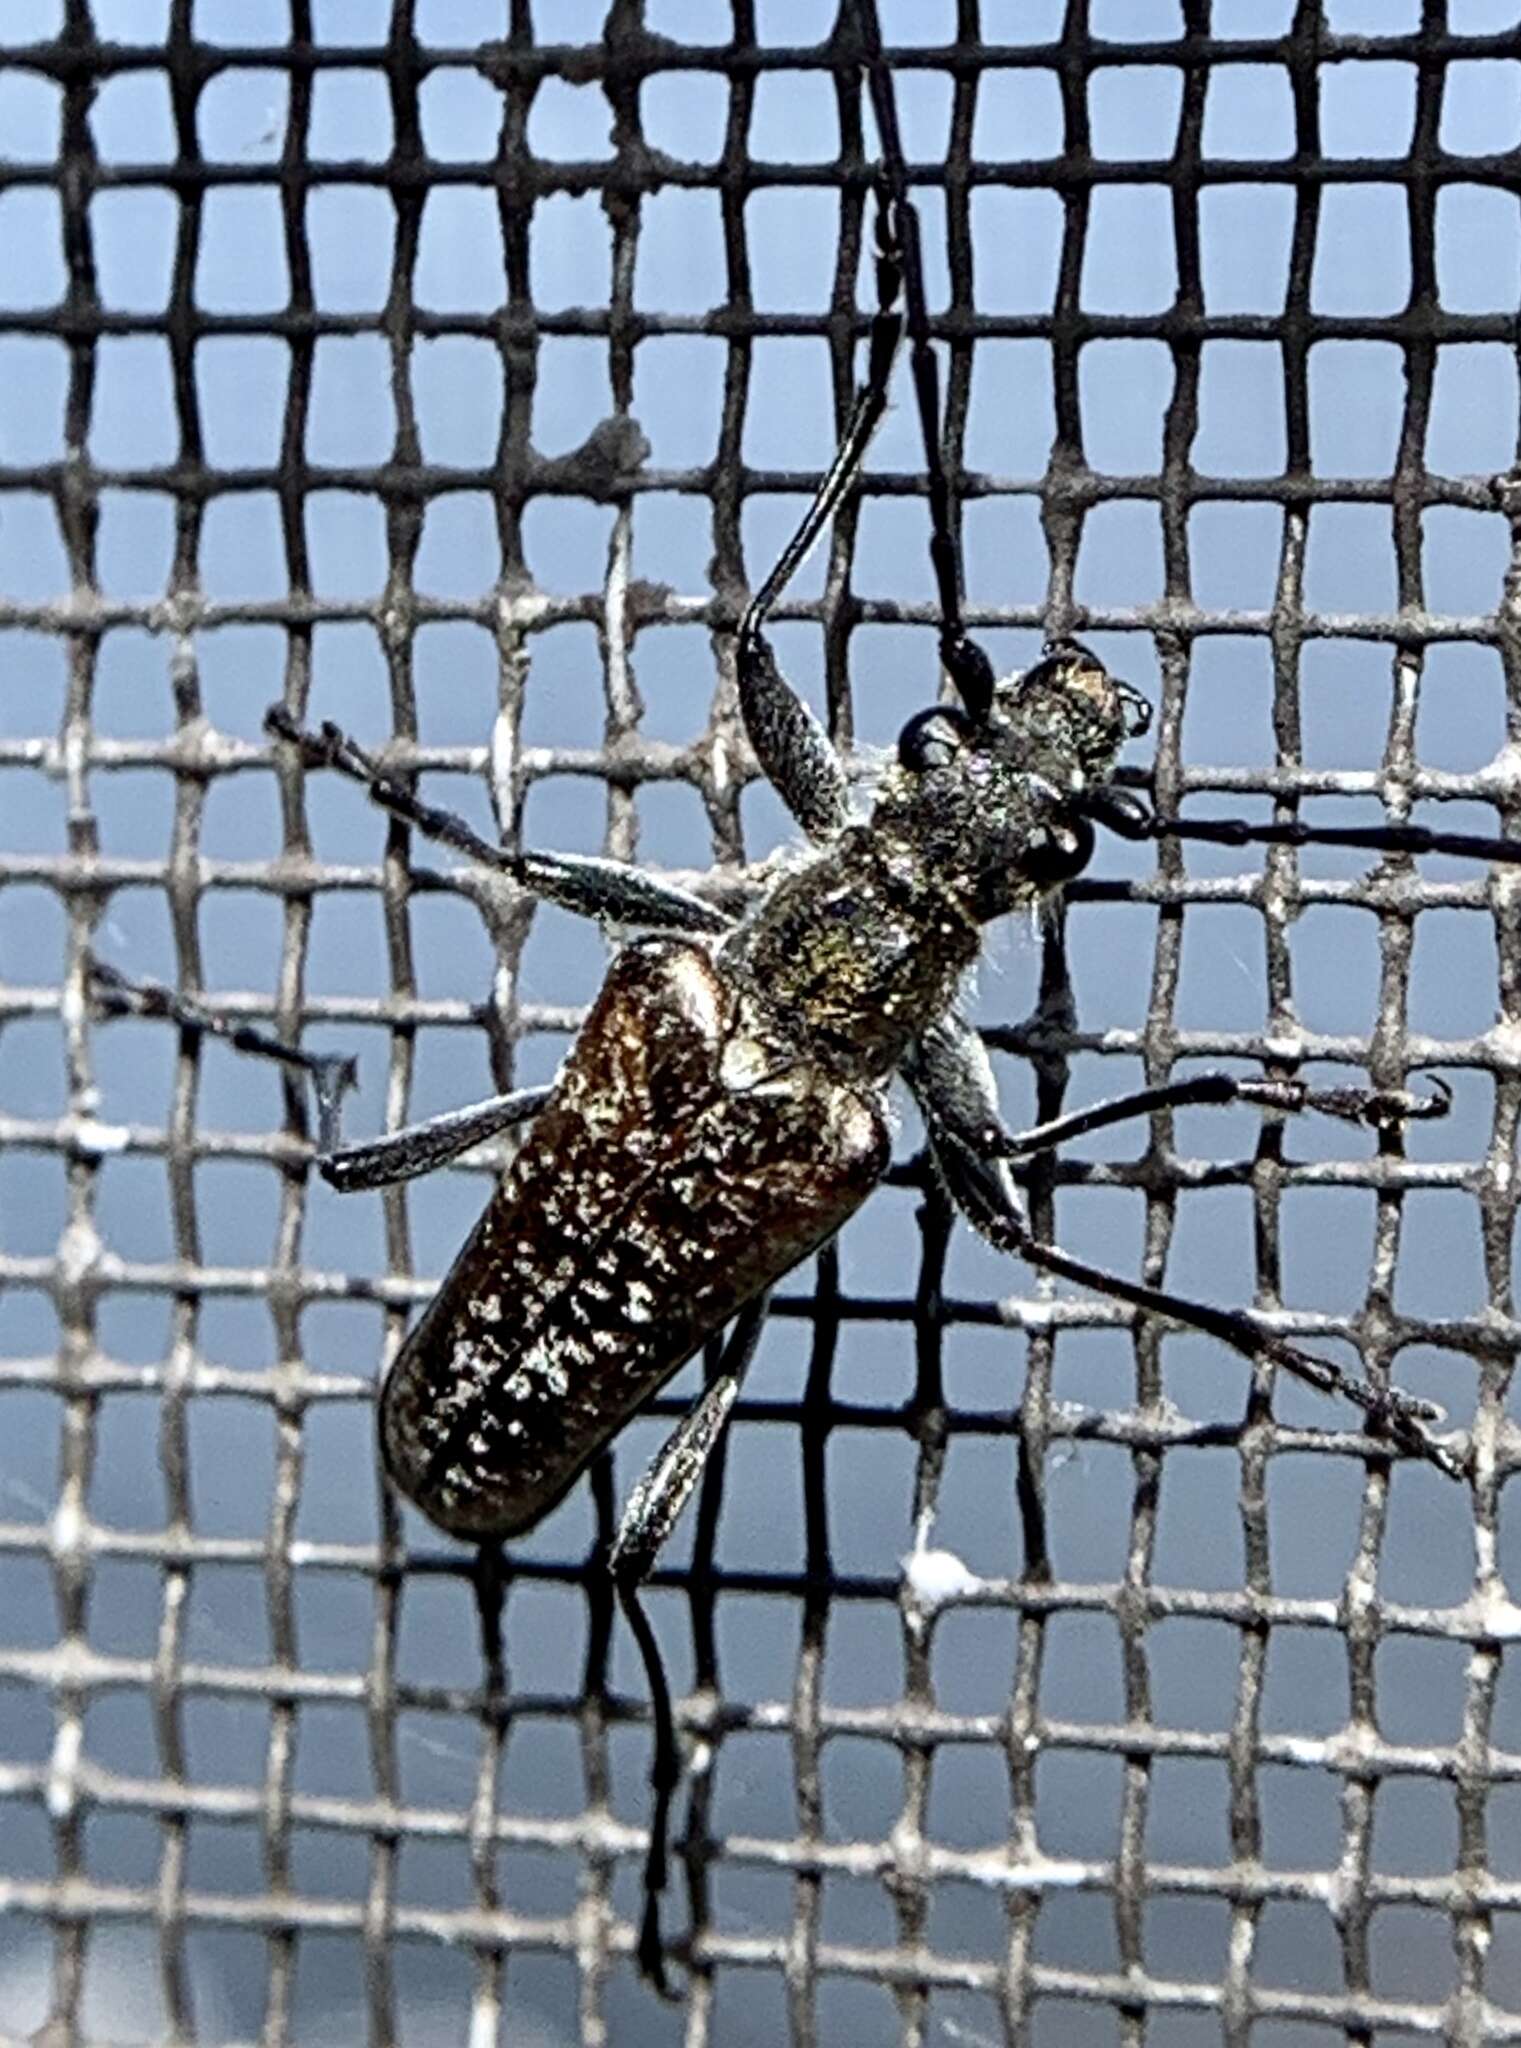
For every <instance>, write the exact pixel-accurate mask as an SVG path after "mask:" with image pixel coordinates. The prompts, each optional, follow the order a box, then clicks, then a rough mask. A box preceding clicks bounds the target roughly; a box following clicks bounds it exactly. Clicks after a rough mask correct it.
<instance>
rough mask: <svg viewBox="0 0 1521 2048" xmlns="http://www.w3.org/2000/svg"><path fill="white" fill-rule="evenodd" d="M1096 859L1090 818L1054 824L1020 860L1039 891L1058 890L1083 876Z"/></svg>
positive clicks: (1027, 849)
mask: <svg viewBox="0 0 1521 2048" xmlns="http://www.w3.org/2000/svg"><path fill="white" fill-rule="evenodd" d="M1092 858H1093V827H1092V826H1091V825H1090V824H1089V823H1088V820H1087V819H1086V818H1072V819H1070V820H1069V821H1068V822H1067V823H1065V824H1061V825H1053V826H1051V827H1049V828H1048V829H1047V831H1046V832H1045V834H1044V835H1043V836H1042V837H1041V838H1040V839H1039V840H1038V841H1037V842H1036V843H1035V844H1034V845H1032V846H1029V847H1027V848H1026V849H1025V851H1024V853H1023V854H1022V855H1021V857H1020V866H1021V867H1022V868H1023V869H1024V871H1025V873H1026V875H1028V877H1029V878H1030V880H1031V881H1032V882H1033V883H1034V884H1035V886H1036V888H1037V889H1055V888H1057V887H1059V886H1060V884H1061V883H1063V882H1070V881H1071V880H1072V878H1073V876H1074V875H1080V874H1081V873H1082V872H1083V869H1084V868H1085V867H1087V865H1088V863H1089V861H1090V860H1092Z"/></svg>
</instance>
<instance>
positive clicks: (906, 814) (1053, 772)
mask: <svg viewBox="0 0 1521 2048" xmlns="http://www.w3.org/2000/svg"><path fill="white" fill-rule="evenodd" d="M1150 720H1151V707H1150V705H1149V704H1147V702H1146V700H1145V699H1144V698H1143V697H1142V696H1141V695H1140V694H1139V692H1138V691H1136V690H1134V689H1132V687H1131V686H1130V684H1129V683H1125V682H1121V681H1120V680H1119V679H1118V678H1117V677H1115V676H1111V675H1110V673H1109V671H1108V670H1107V669H1106V668H1105V667H1104V665H1103V663H1102V662H1101V661H1100V660H1099V659H1098V657H1097V655H1095V654H1093V653H1092V652H1090V650H1089V649H1088V648H1086V647H1084V646H1083V645H1082V644H1081V643H1080V642H1079V641H1076V640H1061V641H1049V642H1048V643H1047V645H1046V647H1045V649H1044V651H1043V653H1042V655H1041V659H1040V660H1039V661H1038V662H1037V663H1036V664H1035V666H1034V667H1033V668H1030V669H1027V670H1026V671H1025V673H1024V674H1023V675H1020V676H1009V677H1006V678H1005V679H1004V680H1003V681H1001V682H999V683H997V684H996V685H995V686H994V688H993V692H992V699H991V702H990V704H989V706H988V712H987V716H986V717H985V718H983V719H980V720H979V719H975V718H973V717H972V716H971V714H970V713H969V712H967V711H965V710H963V709H962V708H961V707H960V706H959V705H954V704H939V705H936V706H934V707H933V708H932V709H931V710H928V711H921V712H920V713H919V714H918V715H917V716H916V717H914V718H911V719H910V720H909V722H908V724H907V725H905V726H904V728H903V731H902V733H901V734H900V735H899V739H898V764H899V773H898V775H897V776H896V777H894V778H893V785H892V793H891V794H890V795H889V796H887V797H886V799H885V801H884V804H883V805H882V806H881V807H879V813H878V821H879V822H880V823H881V824H883V825H886V826H888V827H889V828H891V827H893V826H897V828H898V829H900V830H904V829H906V830H907V831H908V832H909V833H910V834H911V836H912V837H913V838H914V840H915V841H916V842H917V843H918V844H919V846H920V848H921V850H922V851H923V852H924V853H925V854H926V855H927V856H928V857H929V858H930V859H931V860H932V861H933V862H934V863H935V865H936V867H937V868H938V869H940V870H941V871H942V872H945V873H947V874H949V875H952V876H954V877H956V878H958V881H959V884H960V885H961V886H964V887H966V888H968V889H969V892H970V894H971V897H972V900H973V902H974V903H975V905H976V908H977V911H978V914H979V915H980V916H983V917H994V916H997V915H999V914H1000V913H1001V912H1003V911H1005V910H1009V909H1012V908H1013V907H1014V906H1015V905H1016V904H1017V903H1019V902H1021V901H1029V900H1031V899H1032V898H1034V897H1036V896H1039V895H1040V894H1041V893H1043V892H1044V891H1045V890H1047V889H1050V888H1053V887H1055V886H1057V885H1058V884H1059V883H1061V882H1065V881H1068V880H1070V879H1071V878H1072V876H1073V875H1075V874H1078V873H1080V872H1081V870H1082V869H1083V868H1084V867H1085V866H1086V865H1087V862H1088V858H1089V856H1090V854H1091V853H1092V851H1093V831H1092V827H1091V826H1090V825H1089V823H1088V822H1087V820H1086V818H1085V817H1084V816H1083V815H1082V814H1081V812H1080V810H1079V809H1078V807H1077V806H1076V805H1075V804H1074V803H1073V801H1072V799H1073V798H1075V797H1076V796H1077V795H1078V794H1079V793H1080V792H1081V791H1083V790H1084V789H1086V788H1088V787H1089V786H1090V785H1092V784H1093V783H1095V782H1104V781H1107V779H1108V777H1109V775H1110V774H1111V772H1112V771H1113V768H1114V762H1115V757H1116V755H1117V754H1118V753H1119V750H1120V748H1121V747H1122V746H1123V745H1124V743H1125V741H1126V740H1127V739H1129V738H1131V737H1133V736H1134V735H1136V734H1138V733H1142V732H1144V731H1145V730H1146V727H1147V725H1148V724H1149V723H1150Z"/></svg>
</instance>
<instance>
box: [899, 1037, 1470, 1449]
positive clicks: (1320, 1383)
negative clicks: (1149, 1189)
mask: <svg viewBox="0 0 1521 2048" xmlns="http://www.w3.org/2000/svg"><path fill="white" fill-rule="evenodd" d="M926 1044H927V1046H928V1051H926V1045H921V1046H920V1047H919V1048H918V1049H917V1050H916V1053H915V1056H914V1058H913V1060H911V1061H910V1062H909V1063H907V1064H906V1066H905V1070H904V1071H905V1077H906V1078H907V1079H908V1081H909V1083H910V1086H911V1087H912V1088H913V1090H914V1093H915V1096H916V1098H917V1099H918V1101H919V1102H920V1105H921V1107H922V1108H923V1110H924V1114H925V1119H926V1123H927V1124H928V1127H929V1133H930V1141H931V1145H932V1148H933V1151H934V1155H935V1160H936V1163H937V1165H938V1166H939V1168H940V1171H941V1174H942V1177H943V1179H944V1181H945V1185H946V1188H947V1191H948V1192H949V1194H950V1196H951V1199H952V1200H953V1201H954V1202H955V1204H956V1206H957V1207H958V1208H959V1209H960V1210H961V1212H962V1214H963V1215H964V1216H965V1217H966V1218H967V1220H968V1222H970V1223H971V1224H972V1226H973V1228H974V1229H975V1230H977V1231H978V1232H979V1234H980V1235H981V1236H983V1237H985V1238H986V1239H987V1240H988V1241H989V1243H991V1244H993V1245H995V1246H997V1248H998V1249H999V1250H1001V1251H1009V1252H1014V1253H1016V1254H1018V1255H1019V1256H1020V1257H1021V1258H1023V1259H1025V1260H1026V1261H1027V1262H1028V1263H1029V1264H1030V1265H1032V1266H1038V1267H1041V1268H1042V1269H1044V1270H1045V1271H1047V1272H1051V1273H1055V1274H1057V1275H1058V1276H1060V1277H1061V1278H1063V1279H1067V1280H1073V1281H1076V1282H1077V1283H1078V1284H1079V1285H1081V1286H1084V1287H1091V1288H1092V1289H1094V1290H1095V1292H1097V1293H1100V1294H1106V1295H1108V1296H1110V1297H1111V1299H1113V1300H1116V1301H1123V1302H1128V1303H1129V1304H1130V1305H1131V1306H1132V1307H1135V1308H1139V1309H1143V1310H1145V1311H1147V1312H1149V1313H1151V1314H1154V1315H1160V1316H1164V1317H1166V1318H1168V1319H1169V1320H1171V1321H1173V1322H1178V1323H1182V1324H1183V1325H1185V1326H1186V1327H1188V1328H1190V1329H1195V1330H1201V1331H1203V1332H1204V1333H1205V1334H1206V1335H1207V1336H1211V1337H1216V1338H1219V1339H1220V1340H1221V1341H1222V1342H1223V1343H1226V1344H1228V1345H1230V1346H1231V1348H1232V1349H1233V1350H1235V1351H1238V1352H1240V1353H1242V1355H1243V1356H1245V1357H1246V1358H1249V1359H1250V1360H1251V1361H1252V1362H1253V1363H1254V1364H1259V1365H1273V1366H1279V1367H1281V1368H1283V1369H1284V1370H1285V1371H1287V1372H1291V1373H1293V1374H1294V1375H1295V1376H1296V1377H1297V1378H1299V1379H1302V1380H1305V1381H1307V1382H1308V1383H1309V1384H1310V1385H1311V1386H1313V1387H1315V1388H1317V1389H1318V1390H1319V1391H1320V1392H1322V1393H1328V1394H1340V1395H1341V1396H1343V1398H1345V1399H1346V1400H1348V1401H1351V1402H1352V1403H1353V1404H1354V1405H1355V1406H1357V1407H1358V1408H1360V1409H1361V1410H1362V1412H1363V1413H1364V1415H1365V1416H1366V1417H1367V1418H1368V1422H1369V1425H1370V1427H1371V1428H1372V1429H1373V1430H1374V1431H1375V1433H1379V1434H1383V1435H1385V1436H1387V1437H1388V1438H1389V1440H1390V1441H1391V1443H1393V1444H1394V1445H1396V1446H1397V1447H1398V1448H1399V1449H1400V1450H1402V1451H1405V1452H1408V1453H1410V1454H1412V1455H1415V1456H1418V1457H1422V1458H1426V1459H1428V1460H1429V1461H1430V1462H1431V1463H1432V1464H1434V1465H1436V1466H1438V1467H1439V1468H1440V1469H1441V1470H1442V1471H1444V1472H1446V1473H1448V1474H1449V1475H1450V1476H1454V1477H1457V1476H1461V1472H1462V1466H1461V1462H1460V1461H1459V1459H1458V1458H1457V1457H1456V1456H1455V1455H1454V1453H1453V1452H1452V1451H1451V1450H1449V1449H1448V1448H1447V1446H1446V1445H1445V1444H1443V1443H1442V1442H1441V1441H1440V1440H1439V1439H1438V1438H1436V1437H1434V1436H1433V1435H1432V1434H1431V1433H1430V1430H1429V1429H1428V1427H1427V1425H1428V1424H1429V1423H1430V1422H1432V1421H1433V1420H1435V1419H1436V1411H1435V1410H1433V1409H1432V1407H1431V1406H1430V1404H1429V1403H1427V1402H1423V1401H1419V1400H1417V1399H1415V1398H1414V1397H1413V1396H1410V1395H1408V1394H1404V1393H1401V1392H1400V1391H1399V1390H1398V1389H1397V1388H1385V1387H1375V1386H1372V1385H1370V1384H1369V1383H1368V1382H1367V1381H1366V1380H1363V1379H1360V1378H1359V1377H1357V1376H1356V1375H1355V1374H1352V1373H1348V1372H1345V1371H1344V1370H1343V1369H1342V1368H1341V1367H1340V1366H1338V1365H1336V1364H1334V1363H1333V1362H1332V1361H1331V1360H1329V1359H1326V1358H1321V1357H1318V1356H1316V1355H1315V1354H1314V1353H1313V1352H1308V1351H1302V1350H1300V1349H1299V1348H1298V1346H1297V1345H1293V1344H1290V1343H1287V1342H1286V1341H1285V1340H1284V1339H1282V1338H1279V1337H1275V1336H1273V1335H1271V1334H1270V1333H1269V1332H1267V1331H1265V1330H1263V1329H1261V1328H1260V1327H1259V1326H1258V1324H1257V1323H1256V1322H1255V1320H1254V1319H1253V1318H1252V1317H1251V1316H1248V1315H1246V1314H1244V1313H1242V1312H1241V1311H1240V1310H1237V1309H1222V1308H1217V1307H1215V1306H1213V1305H1212V1304H1211V1303H1208V1302H1201V1301H1195V1300H1192V1299H1190V1298H1189V1297H1188V1296H1186V1295H1181V1294H1176V1293H1173V1292H1172V1291H1171V1290H1169V1289H1165V1288H1158V1287H1150V1286H1147V1285H1146V1284H1145V1283H1144V1282H1141V1281H1135V1280H1130V1279H1127V1278H1125V1277H1124V1276H1123V1275H1122V1274H1117V1273H1110V1272H1108V1271H1106V1270H1104V1269H1102V1268H1100V1267H1097V1266H1093V1265H1090V1264H1089V1263H1088V1261H1087V1260H1085V1259H1079V1258H1077V1257H1075V1256H1074V1255H1073V1254H1072V1253H1070V1252H1066V1251H1063V1250H1062V1248H1061V1246H1060V1245H1055V1244H1051V1243H1048V1242H1046V1241H1044V1240H1042V1239H1040V1238H1038V1237H1037V1236H1036V1235H1035V1234H1034V1232H1033V1231H1032V1229H1031V1227H1030V1224H1029V1221H1028V1219H1027V1217H1026V1215H1025V1212H1024V1208H1023V1205H1022V1203H1021V1201H1020V1199H1019V1194H1018V1191H1017V1189H1016V1188H1015V1185H1014V1181H1013V1176H1012V1174H1011V1172H1010V1170H1009V1161H1010V1160H1011V1159H1013V1158H1017V1157H1021V1156H1023V1157H1029V1156H1032V1155H1035V1154H1038V1153H1041V1152H1046V1151H1049V1150H1051V1149H1053V1148H1054V1147H1055V1146H1056V1145H1058V1144H1060V1143H1061V1142H1062V1141H1063V1140H1064V1139H1065V1138H1068V1137H1072V1136H1076V1135H1078V1134H1079V1133H1080V1132H1082V1131H1090V1130H1096V1129H1099V1128H1100V1127H1101V1126H1103V1125H1105V1124H1113V1123H1118V1122H1120V1121H1122V1120H1123V1119H1125V1118H1126V1117H1128V1116H1132V1115H1137V1116H1139V1115H1143V1114H1146V1113H1147V1112H1149V1111H1151V1110H1153V1109H1157V1108H1167V1107H1175V1106H1177V1105H1178V1104H1179V1103H1183V1102H1193V1101H1210V1100H1215V1101H1230V1100H1237V1101H1245V1102H1255V1103H1257V1104H1259V1105H1260V1106H1263V1107H1267V1108H1275V1109H1280V1110H1286V1111H1295V1110H1299V1109H1303V1108H1318V1109H1322V1110H1326V1111H1328V1113H1330V1114H1332V1115H1336V1116H1358V1117H1360V1118H1361V1119H1362V1120H1368V1121H1375V1122H1378V1121H1387V1120H1393V1119H1395V1118H1397V1117H1400V1118H1402V1117H1403V1116H1406V1115H1431V1114H1438V1115H1439V1114H1441V1113H1442V1111H1443V1110H1444V1109H1445V1106H1446V1104H1445V1099H1444V1098H1443V1097H1441V1096H1439V1097H1437V1098H1436V1099H1434V1100H1433V1101H1429V1102H1428V1101H1426V1100H1425V1099H1424V1098H1419V1097H1412V1098H1409V1099H1408V1100H1405V1099H1402V1098H1399V1099H1397V1098H1395V1097H1392V1096H1389V1095H1387V1094H1383V1093H1381V1092H1375V1091H1367V1092H1364V1091H1359V1090H1353V1089H1348V1090H1331V1091H1323V1094H1324V1095H1325V1096H1326V1097H1328V1098H1329V1099H1328V1100H1320V1101H1317V1100H1316V1099H1315V1091H1312V1090H1308V1089H1303V1090H1302V1089H1301V1084H1299V1083H1297V1082H1271V1081H1258V1082H1253V1081H1240V1082H1237V1081H1235V1080H1234V1077H1231V1076H1226V1075H1218V1076H1209V1075H1206V1076H1200V1077H1198V1080H1197V1081H1196V1082H1193V1083H1190V1082H1187V1081H1185V1082H1179V1083H1176V1084H1172V1085H1171V1086H1169V1087H1165V1088H1160V1089H1148V1090H1144V1091H1142V1092H1141V1093H1140V1094H1139V1095H1136V1096H1131V1097H1126V1098H1120V1099H1118V1100H1116V1101H1113V1102H1109V1103H1104V1104H1100V1105H1098V1106H1097V1107H1096V1108H1095V1109H1093V1110H1089V1111H1078V1112H1076V1113H1075V1114H1074V1115H1072V1116H1069V1117H1060V1118H1057V1119H1054V1120H1053V1121H1052V1122H1051V1123H1049V1124H1047V1125H1045V1126H1043V1127H1038V1128H1037V1129H1035V1130H1033V1131H1029V1132H1024V1133H1011V1132H1009V1131H1007V1130H1006V1128H1005V1127H1004V1125H1003V1122H1002V1119H1001V1117H1000V1115H999V1109H998V1100H997V1090H996V1086H995V1083H994V1080H993V1074H992V1069H991V1067H990V1066H989V1064H988V1060H987V1055H986V1053H985V1051H984V1050H983V1048H982V1045H981V1041H980V1040H979V1039H978V1038H977V1035H976V1034H975V1033H974V1032H973V1031H971V1030H970V1028H969V1027H968V1026H966V1025H965V1024H964V1023H962V1022H960V1020H950V1021H949V1022H948V1023H947V1024H946V1025H943V1026H941V1027H938V1028H937V1030H936V1032H934V1033H932V1034H928V1036H927V1040H926ZM1211 1090H1212V1091H1214V1092H1212V1093H1211V1092H1207V1091H1211Z"/></svg>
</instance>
